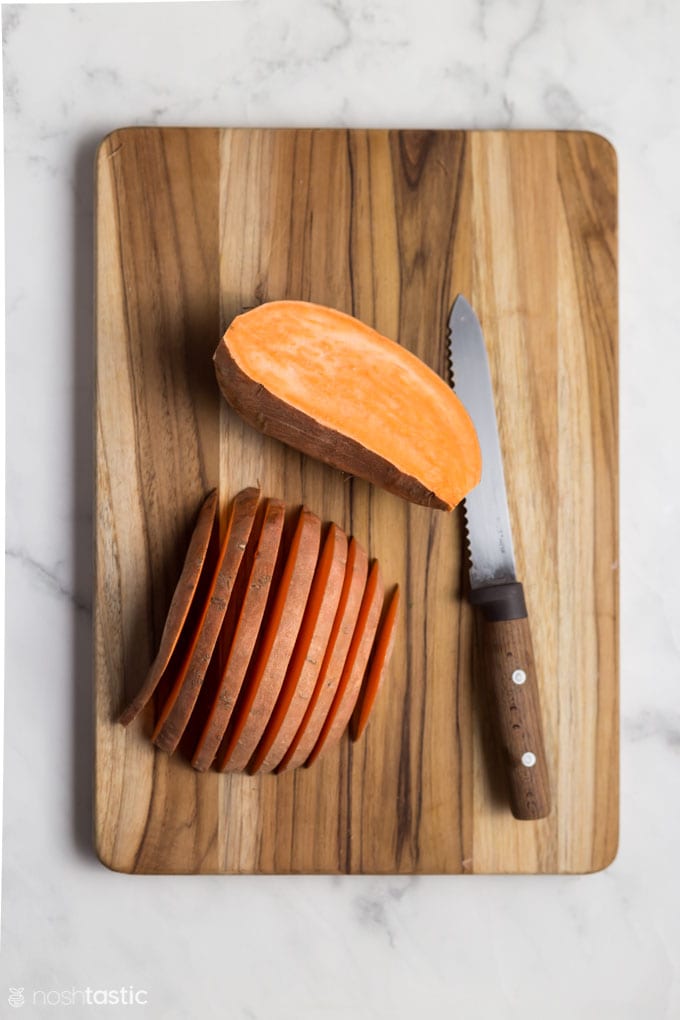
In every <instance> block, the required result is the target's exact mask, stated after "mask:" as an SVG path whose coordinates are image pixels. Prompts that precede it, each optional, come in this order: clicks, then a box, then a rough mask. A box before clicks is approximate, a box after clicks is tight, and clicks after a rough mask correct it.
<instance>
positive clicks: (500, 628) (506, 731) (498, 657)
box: [470, 581, 550, 820]
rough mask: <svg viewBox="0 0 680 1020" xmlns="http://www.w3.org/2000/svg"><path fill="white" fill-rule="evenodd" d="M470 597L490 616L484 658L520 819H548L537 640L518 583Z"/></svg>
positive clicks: (480, 590)
mask: <svg viewBox="0 0 680 1020" xmlns="http://www.w3.org/2000/svg"><path fill="white" fill-rule="evenodd" d="M470 600H471V601H472V602H473V603H475V604H477V605H479V606H480V607H481V609H482V612H483V614H484V621H483V625H482V641H483V659H484V663H485V667H486V670H487V677H488V682H489V685H490V688H491V690H492V691H493V696H494V701H495V706H496V714H497V722H498V730H499V734H500V739H501V742H502V745H503V757H504V760H505V764H506V771H507V776H508V780H509V787H510V805H511V808H512V813H513V815H514V816H515V818H519V819H522V820H529V819H536V818H545V816H546V815H548V814H549V813H550V786H549V782H548V768H547V761H546V754H545V748H544V745H543V727H542V724H541V711H540V703H539V696H538V686H537V683H536V668H535V665H534V654H533V648H532V644H531V629H530V627H529V620H528V617H527V612H526V606H525V603H524V593H523V591H522V585H521V584H520V583H519V582H518V581H514V582H512V583H507V584H502V585H492V586H489V587H486V588H478V589H474V590H473V591H472V593H471V597H470Z"/></svg>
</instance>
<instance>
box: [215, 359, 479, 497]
mask: <svg viewBox="0 0 680 1020" xmlns="http://www.w3.org/2000/svg"><path fill="white" fill-rule="evenodd" d="M213 360H214V363H215V374H216V376H217V381H218V383H219V387H220V389H221V391H222V393H223V395H224V397H225V399H226V400H227V401H228V402H229V403H230V404H231V406H232V407H233V408H234V410H235V411H237V412H238V414H239V415H240V416H241V417H242V418H243V419H244V420H245V421H246V422H247V423H248V424H249V425H250V426H252V428H254V429H257V431H258V432H261V433H263V434H264V435H266V436H271V437H272V438H274V439H279V440H281V442H283V443H287V444H288V445H289V446H292V447H294V448H295V449H296V450H300V451H301V452H302V453H305V454H307V455H308V456H309V457H314V458H315V459H316V460H320V461H323V462H324V463H325V464H330V465H331V466H332V467H335V468H338V469H339V470H341V471H346V472H347V473H348V474H351V475H356V476H357V477H358V478H363V479H365V480H366V481H368V482H372V483H373V484H375V485H379V486H380V487H381V488H383V489H386V490H387V491H388V492H391V493H392V494H393V495H395V496H399V497H401V499H405V500H408V501H409V502H410V503H418V504H420V505H421V506H427V507H430V508H432V509H435V510H452V509H453V505H450V504H448V503H446V502H444V501H443V500H442V499H441V498H440V497H439V496H437V495H436V493H434V492H432V490H430V489H428V488H426V487H425V486H424V485H423V484H422V483H421V482H419V481H418V479H417V478H414V477H413V476H412V475H407V474H404V473H402V472H401V471H399V469H398V468H396V467H395V466H394V464H391V463H390V462H389V461H388V460H386V459H385V458H384V457H381V456H379V454H376V453H374V452H373V451H372V450H368V449H366V447H364V446H362V445H361V443H358V442H356V440H354V439H351V438H350V437H349V436H345V435H342V434H341V433H339V432H336V431H334V430H333V429H330V428H328V427H326V426H325V425H321V424H320V423H319V422H318V421H316V420H315V419H314V418H312V417H311V416H310V415H308V414H305V413H304V412H303V411H300V410H299V409H297V408H295V407H291V406H290V405H289V404H286V403H285V402H284V401H283V400H281V399H279V398H278V397H276V396H275V395H274V394H273V393H271V392H270V391H269V390H267V389H266V387H264V386H263V385H262V384H261V383H259V382H255V381H254V380H253V379H251V378H250V377H249V376H248V375H247V374H246V373H245V372H244V371H243V370H242V369H241V368H240V366H239V365H238V364H237V363H236V361H235V360H234V358H233V357H232V355H231V352H230V351H229V349H228V347H227V345H226V343H225V342H224V341H221V342H220V344H219V345H218V347H217V350H216V351H215V355H214V359H213ZM461 498H462V497H461Z"/></svg>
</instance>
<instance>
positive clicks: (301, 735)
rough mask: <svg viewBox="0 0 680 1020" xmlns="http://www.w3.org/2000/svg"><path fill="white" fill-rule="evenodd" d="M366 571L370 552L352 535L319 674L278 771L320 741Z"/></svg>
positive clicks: (302, 758) (298, 760)
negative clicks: (343, 576)
mask: <svg viewBox="0 0 680 1020" xmlns="http://www.w3.org/2000/svg"><path fill="white" fill-rule="evenodd" d="M367 574H368V556H367V555H366V551H365V549H364V548H363V547H362V546H361V545H359V543H358V542H357V540H356V539H355V538H351V539H350V543H349V548H348V551H347V565H346V567H345V579H344V582H343V586H342V592H341V594H340V602H339V604H338V610H337V613H336V614H335V620H334V621H333V629H332V630H331V636H330V638H329V639H328V646H327V648H326V654H325V656H324V661H323V663H322V665H321V671H320V673H319V678H318V680H317V682H316V686H315V688H314V692H313V694H312V697H311V698H310V699H309V704H308V706H307V710H306V711H305V714H304V717H303V719H302V722H301V723H300V726H299V728H298V731H297V733H296V734H295V737H294V738H293V741H292V743H291V745H290V747H289V748H288V750H287V751H286V753H285V754H284V756H283V757H282V759H281V761H280V762H279V763H278V764H277V766H276V772H283V771H285V770H286V769H290V768H297V767H298V765H302V764H303V762H304V761H305V760H306V759H307V757H308V755H309V754H310V753H311V751H312V750H313V748H314V745H315V744H316V742H317V739H318V737H319V734H320V733H321V728H322V727H323V724H324V722H325V721H326V716H327V715H328V711H329V709H330V708H331V705H332V704H333V698H334V697H335V693H336V691H337V689H338V684H339V683H340V679H341V677H342V672H343V667H344V665H345V660H346V658H347V654H348V651H349V648H350V644H351V641H352V635H353V634H354V629H355V626H356V622H357V617H358V615H359V609H360V607H361V601H362V598H363V595H364V590H365V588H366V576H367Z"/></svg>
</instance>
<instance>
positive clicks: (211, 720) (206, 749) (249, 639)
mask: <svg viewBox="0 0 680 1020" xmlns="http://www.w3.org/2000/svg"><path fill="white" fill-rule="evenodd" d="M285 512H286V504H285V503H283V502H282V501H281V500H280V499H269V500H267V505H266V509H265V514H264V520H263V523H262V529H261V531H260V535H259V539H258V543H257V548H256V550H255V556H254V559H253V564H252V568H251V571H250V576H249V578H248V585H247V590H246V595H245V598H244V600H243V604H242V607H241V611H240V613H239V617H238V622H237V624H236V629H235V632H234V636H233V639H232V643H231V646H230V648H229V649H227V650H226V656H227V661H226V665H225V667H224V672H223V674H222V678H221V681H220V684H219V687H218V691H217V696H216V698H215V701H214V704H213V706H212V709H211V711H210V714H209V716H208V719H207V722H206V725H205V728H204V730H203V733H202V734H201V737H200V739H199V741H198V744H197V746H196V750H195V751H194V756H193V759H192V764H193V766H194V768H195V769H197V770H198V771H199V772H205V770H206V769H208V768H210V765H211V764H212V761H213V759H214V757H215V755H216V754H217V751H218V749H219V746H220V743H221V742H222V738H223V737H224V734H225V732H226V729H227V725H228V723H229V720H230V719H231V714H232V711H233V709H234V705H235V704H236V699H237V698H238V695H239V693H240V691H241V687H242V685H243V681H244V679H245V675H246V671H247V669H248V666H249V664H250V660H251V657H252V654H253V649H254V648H255V642H256V640H257V635H258V634H259V631H260V625H261V623H262V618H263V616H264V611H265V607H266V605H267V598H268V596H269V590H270V587H271V581H272V577H273V575H274V569H275V567H276V560H277V557H278V553H279V545H280V543H281V534H282V532H283V522H284V517H285Z"/></svg>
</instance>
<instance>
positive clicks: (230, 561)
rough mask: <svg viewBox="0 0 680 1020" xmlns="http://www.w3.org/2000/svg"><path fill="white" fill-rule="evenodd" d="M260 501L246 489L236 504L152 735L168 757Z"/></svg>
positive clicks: (184, 722)
mask: <svg viewBox="0 0 680 1020" xmlns="http://www.w3.org/2000/svg"><path fill="white" fill-rule="evenodd" d="M259 498H260V493H259V490H258V489H252V488H251V489H244V490H243V491H242V492H239V493H238V495H237V496H235V498H234V501H233V503H232V507H231V513H230V515H229V523H228V525H227V534H226V536H225V539H224V542H223V545H222V552H221V554H220V559H219V561H218V565H217V570H216V572H215V576H214V578H213V583H212V586H211V588H210V592H209V594H208V600H207V602H206V605H205V608H204V611H203V615H202V618H201V620H200V623H199V626H198V629H197V631H196V636H195V638H194V641H193V642H192V644H191V646H190V648H189V651H188V653H187V658H186V660H185V666H184V669H183V670H182V671H181V672H180V675H179V677H178V678H177V681H176V683H175V686H174V687H173V689H172V691H171V692H170V696H169V698H168V700H167V701H166V703H165V705H164V707H163V710H162V712H161V714H160V717H159V719H158V722H157V724H156V728H155V729H154V732H153V735H152V740H153V742H154V744H155V745H156V747H158V748H160V749H161V750H162V751H166V752H167V753H168V754H172V753H173V751H174V750H175V749H176V747H177V744H178V743H179V741H180V739H181V737H182V734H183V733H184V730H185V728H186V725H187V722H188V721H189V716H190V715H191V712H192V710H193V708H194V705H195V704H196V700H197V698H198V695H199V692H200V689H201V685H202V683H203V679H204V677H205V674H206V670H207V668H208V665H209V663H210V659H211V658H212V654H213V651H214V649H215V644H216V642H217V637H218V634H219V632H220V629H221V627H222V623H223V621H224V616H225V613H226V611H227V605H228V603H229V597H230V595H231V592H232V590H233V587H234V583H235V581H236V576H237V574H238V570H239V567H240V565H241V560H242V559H243V553H244V551H245V548H246V545H247V543H248V537H249V535H250V531H251V529H252V526H253V521H254V520H255V513H256V511H257V504H258V501H259Z"/></svg>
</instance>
